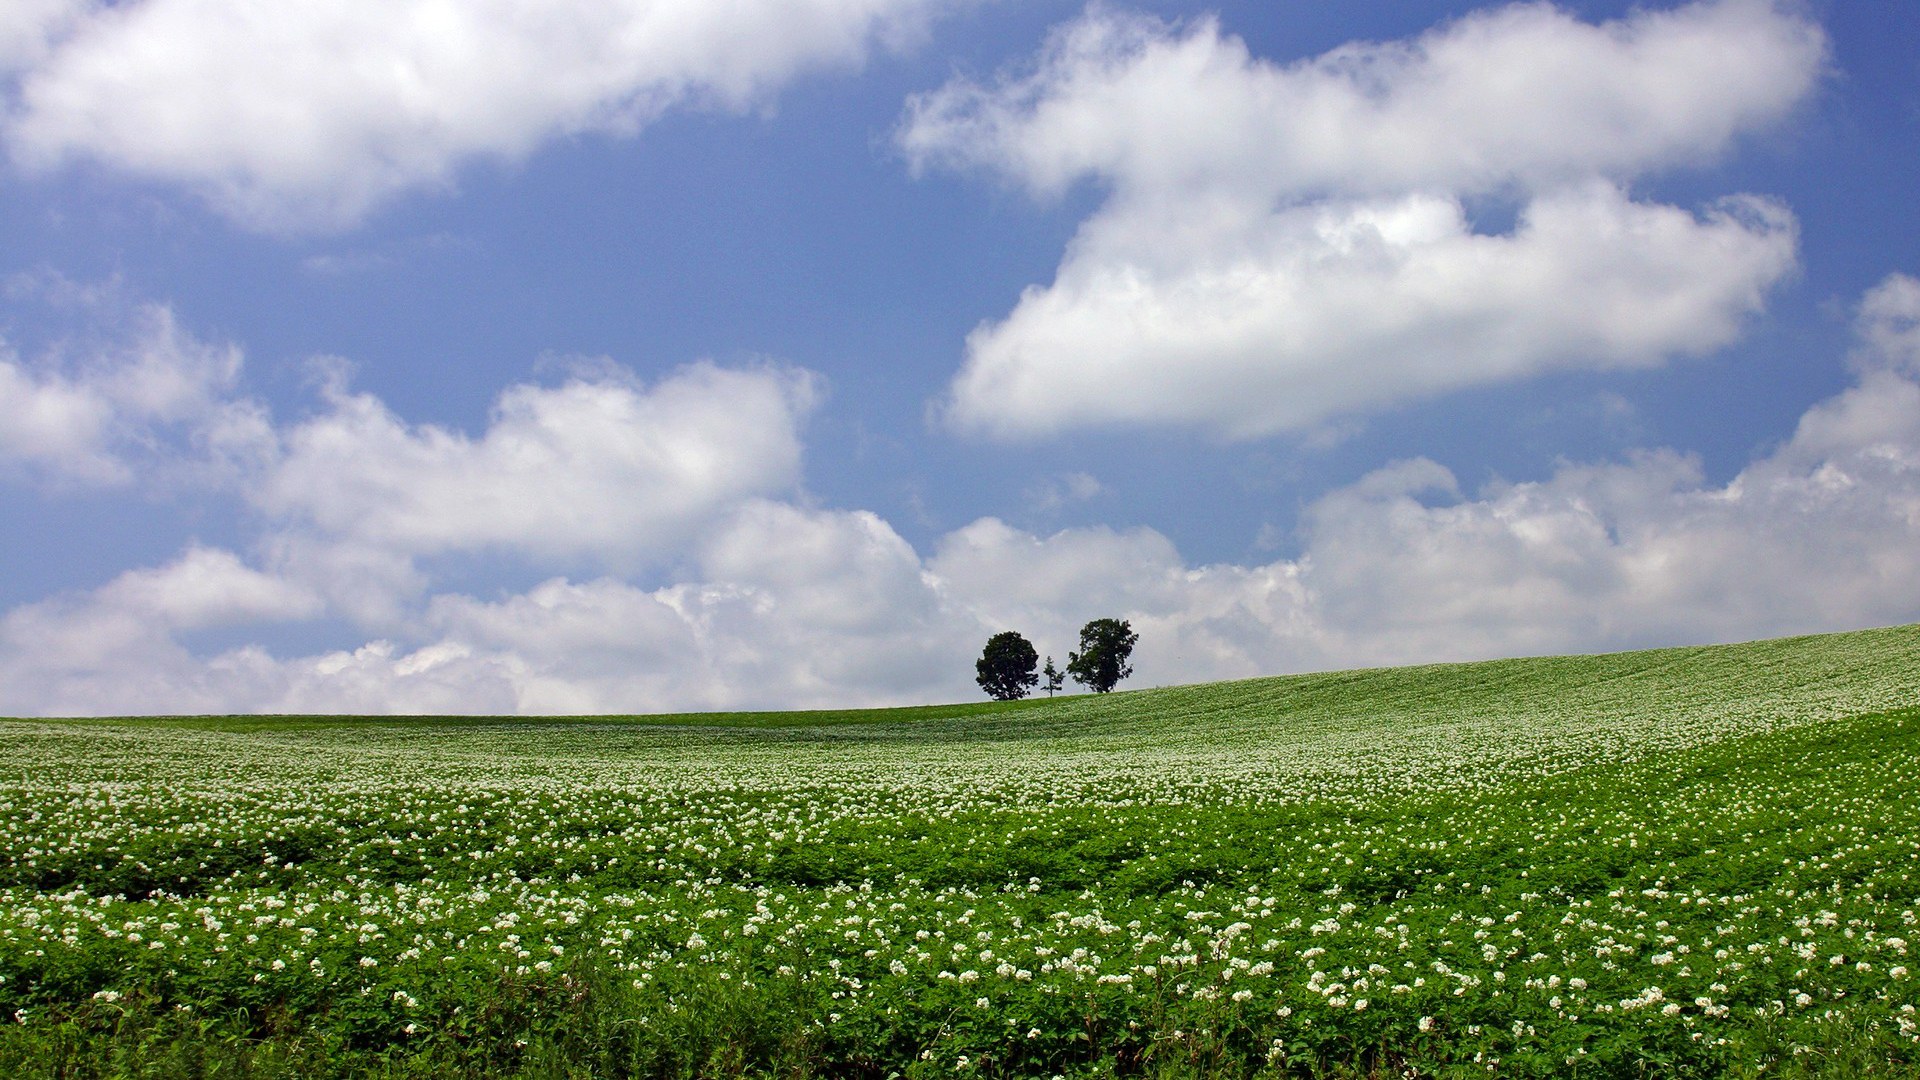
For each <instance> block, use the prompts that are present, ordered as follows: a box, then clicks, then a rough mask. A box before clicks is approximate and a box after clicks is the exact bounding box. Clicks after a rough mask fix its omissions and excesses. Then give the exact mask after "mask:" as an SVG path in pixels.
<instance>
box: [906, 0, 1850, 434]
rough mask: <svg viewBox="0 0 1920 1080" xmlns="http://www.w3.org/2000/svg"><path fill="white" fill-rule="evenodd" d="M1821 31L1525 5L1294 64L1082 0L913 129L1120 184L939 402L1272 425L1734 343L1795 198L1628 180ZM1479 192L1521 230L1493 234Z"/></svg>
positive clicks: (940, 143) (1804, 49)
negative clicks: (1676, 201)
mask: <svg viewBox="0 0 1920 1080" xmlns="http://www.w3.org/2000/svg"><path fill="white" fill-rule="evenodd" d="M1825 56H1826V42H1825V38H1824V36H1823V35H1822V33H1821V31H1820V30H1819V28H1818V27H1817V26H1815V25H1813V24H1812V23H1809V22H1807V21H1805V20H1804V19H1802V18H1801V17H1799V16H1798V15H1796V14H1794V13H1792V12H1791V11H1790V10H1788V9H1787V8H1786V7H1784V6H1782V5H1777V4H1774V3H1770V2H1766V0H1706V2H1701V3H1695V4H1692V5H1689V6H1686V7H1682V8H1679V9H1677V10H1673V11H1666V12H1642V13H1638V14H1635V15H1633V16H1630V17H1629V18H1627V19H1624V20H1621V21H1619V22H1614V23H1609V24H1605V25H1600V26H1593V25H1587V24H1583V23H1580V22H1578V21H1576V20H1575V19H1573V18H1572V17H1571V16H1568V15H1566V14H1564V13H1562V12H1560V11H1559V10H1558V9H1555V8H1552V7H1549V6H1545V5H1526V6H1516V7H1510V8H1504V9H1498V10H1494V11H1490V12H1485V13H1480V14H1475V15H1472V16H1469V17H1467V18H1464V19H1462V20H1460V21H1458V22H1455V23H1453V24H1451V25H1448V26H1445V27H1442V28H1440V29H1437V30H1435V31H1432V32H1430V33H1428V34H1426V35H1423V36H1421V37H1419V38H1416V39H1413V40H1410V41H1406V42H1395V43H1387V44H1357V45H1349V46H1345V47H1342V48H1340V49H1337V50H1335V51H1333V52H1331V53H1328V54H1326V55H1324V56H1320V57H1317V58H1314V59H1311V60H1306V61H1302V62H1299V63H1295V64H1292V65H1287V66H1281V65H1277V64H1274V63H1271V62H1268V61H1266V60H1262V59H1259V58H1256V57H1254V56H1252V55H1250V54H1249V52H1248V50H1247V48H1246V46H1245V45H1244V43H1242V42H1241V41H1239V40H1238V39H1236V38H1233V37H1231V36H1228V35H1226V34H1224V33H1223V32H1222V31H1221V29H1220V27H1219V26H1218V25H1217V24H1216V23H1215V22H1213V21H1211V20H1201V21H1197V22H1194V23H1192V24H1189V25H1185V26H1169V25H1166V24H1164V23H1161V22H1158V21H1156V20H1152V19H1147V18H1143V17H1137V16H1130V15H1125V14H1120V13H1116V12H1112V11H1108V10H1106V9H1102V8H1095V9H1092V10H1091V11H1089V13H1088V14H1087V15H1085V16H1084V17H1083V18H1081V19H1080V20H1079V21H1077V22H1075V23H1073V24H1070V25H1069V26H1067V27H1065V28H1063V29H1061V30H1059V31H1057V32H1056V33H1055V35H1054V36H1053V38H1052V40H1051V42H1050V44H1049V45H1048V47H1047V48H1046V50H1045V51H1044V52H1043V54H1042V55H1041V56H1040V58H1039V59H1038V61H1037V62H1036V64H1035V66H1034V68H1033V70H1032V71H1030V72H1026V73H1021V74H1016V75H1011V76H1009V77H1007V78H1005V79H1003V80H1001V81H1000V82H998V83H996V84H994V85H991V86H982V85H978V84H975V83H973V82H969V81H965V80H960V81H956V82H954V83H951V84H949V85H948V86H946V87H944V88H942V89H940V90H938V91H935V92H933V93H931V94H927V95H923V96H921V97H919V98H917V99H915V100H914V101H913V102H912V103H911V104H910V107H909V110H908V116H907V119H906V121H905V122H904V123H903V125H902V128H901V130H900V133H899V140H900V143H901V146H902V147H903V149H904V150H905V151H906V152H907V154H908V155H909V158H910V159H911V160H912V162H913V163H914V165H915V167H916V168H921V169H924V168H929V167H935V166H939V167H952V168H974V169H983V170H986V171H988V172H991V173H995V174H998V175H1001V176H1003V177H1006V178H1007V179H1009V180H1011V181H1013V182H1015V183H1017V184H1019V185H1021V186H1023V187H1025V188H1028V189H1030V190H1032V191H1033V192H1035V193H1036V194H1040V195H1050V194H1057V193H1059V192H1061V191H1063V190H1065V189H1066V188H1068V187H1069V186H1071V185H1073V184H1075V183H1077V182H1081V181H1086V180H1092V181H1094V182H1097V183H1099V184H1101V185H1103V186H1104V188H1105V189H1106V191H1107V193H1108V194H1107V199H1106V202H1105V204H1104V205H1103V206H1102V207H1101V209H1100V210H1099V211H1098V212H1097V213H1095V215H1094V216H1093V217H1092V218H1090V219H1089V220H1088V221H1086V222H1085V223H1084V224H1083V225H1082V227H1081V229H1080V232H1079V234H1078V235H1077V236H1076V237H1075V238H1074V241H1073V243H1072V245H1071V246H1070V247H1069V249H1068V250H1067V252H1066V255H1065V257H1064V259H1063V261H1062V263H1061V265H1060V268H1059V270H1058V272H1057V275H1056V277H1055V279H1054V281H1053V282H1052V283H1051V284H1050V285H1047V286H1034V287H1031V288H1029V289H1028V290H1027V291H1026V292H1025V294H1024V295H1023V296H1022V297H1021V299H1020V301H1019V303H1018V305H1016V307H1015V308H1014V310H1013V311H1012V312H1011V313H1010V314H1008V315H1007V316H1006V317H1005V318H1004V319H1002V320H1000V321H998V322H991V323H986V324H983V325H982V326H981V327H980V328H979V329H977V330H976V331H975V332H974V333H973V334H972V335H970V336H969V338H968V340H967V356H966V362H965V365H964V367H963V369H962V371H961V372H960V374H959V375H958V376H957V377H956V379H955V380H954V382H953V385H952V387H951V390H950V395H949V399H948V401H947V402H946V408H945V415H946V417H947V419H948V420H949V421H950V422H951V423H952V424H954V425H955V426H956V427H958V428H960V429H963V430H968V431H975V432H981V433H985V434H989V435H994V436H1000V437H1037V436H1044V435H1048V434H1052V433H1055V432H1058V431H1061V430H1063V429H1068V428H1074V427H1084V426H1091V425H1102V424H1116V423H1154V424H1179V425H1185V426H1193V427H1199V428H1203V429H1208V430H1212V431H1215V432H1217V433H1219V434H1223V435H1225V436H1228V437H1252V436H1259V435H1267V434H1272V433H1275V432H1282V431H1297V430H1302V429H1306V428H1310V427H1311V426H1312V425H1314V424H1316V423H1318V422H1321V421H1324V420H1327V419H1329V418H1332V417H1337V416H1340V415H1343V414H1352V413H1358V412H1363V411H1366V410H1369V409H1377V408H1380V407H1385V406H1390V405H1392V404H1395V403H1397V402H1401V401H1405V400H1409V399H1413V398H1418V397H1423V396H1429V395H1432V394H1436V393H1439V392H1443V391H1446V390H1450V389H1455V388H1458V387H1462V386H1467V385H1471V384H1474V383H1481V382H1487V381H1491V380H1496V379H1508V378H1514V377H1519V376H1524V375H1527V374H1531V373H1534V372H1538V371H1542V370H1547V369H1551V368H1556V367H1570V366H1580V367H1616V366H1623V365H1648V364H1655V363H1659V362H1661V361H1663V360H1665V359H1667V358H1668V357H1670V356H1674V355H1678V354H1690V353H1700V352H1705V351H1709V350H1712V349H1715V348H1718V347H1721V346H1723V345H1726V344H1728V343H1729V342H1731V341H1732V340H1733V339H1734V338H1735V336H1736V335H1737V333H1738V331H1739V328H1740V325H1741V322H1742V320H1743V318H1744V317H1746V316H1748V315H1751V314H1753V313H1754V312H1756V311H1758V310H1759V309H1760V308H1761V307H1762V305H1763V302H1764V299H1765V295H1766V292H1767V290H1768V289H1769V287H1771V286H1772V285H1773V284H1774V283H1775V282H1777V281H1779V280H1780V279H1781V278H1782V277H1783V276H1784V275H1785V274H1787V273H1788V272H1789V271H1790V270H1791V269H1792V267H1793V265H1794V251H1795V246H1796V229H1795V224H1794V220H1793V217H1792V215H1791V214H1790V213H1789V212H1788V211H1787V209H1786V208H1785V207H1784V206H1782V205H1780V204H1779V203H1777V202H1774V201H1771V200H1768V199H1764V198H1760V197H1755V196H1750V195H1739V196H1730V197H1728V198H1726V199H1723V200H1721V201H1720V202H1718V203H1715V204H1713V205H1710V206H1708V207H1705V208H1703V209H1701V210H1699V211H1688V210H1683V209H1680V208H1675V207H1671V206H1663V205H1658V204H1650V203H1645V202H1639V201H1635V200H1634V199H1632V198H1631V197H1629V196H1628V195H1627V194H1626V185H1627V184H1628V183H1630V182H1631V181H1633V180H1634V179H1636V178H1639V177H1642V176H1645V175H1647V174H1649V173H1653V172H1657V171H1660V170H1665V169H1671V168H1674V167H1678V166H1684V165H1688V164H1694V163H1699V162H1703V161H1708V160H1711V159H1713V158H1715V157H1717V156H1718V155H1720V154H1722V153H1724V152H1725V150H1726V149H1727V148H1728V146H1729V145H1730V144H1731V143H1732V142H1733V141H1734V139H1735V138H1736V137H1737V136H1738V135H1740V134H1741V133H1742V132H1746V131H1751V130H1754V129H1756V128H1758V127H1760V126H1762V125H1765V124H1767V123H1769V122H1773V121H1776V120H1778V119H1779V118H1781V117H1782V116H1783V115H1785V114H1786V113H1787V112H1788V111H1789V110H1791V109H1792V108H1793V107H1794V106H1795V105H1796V103H1798V102H1800V101H1802V100H1804V99H1805V97H1806V96H1807V94H1808V93H1809V92H1810V91H1811V89H1812V88H1813V87H1814V86H1815V85H1816V83H1817V81H1818V78H1819V76H1820V74H1821V73H1822V71H1823V70H1824V65H1825ZM1488 206H1505V207H1510V208H1512V209H1513V210H1514V212H1515V223H1514V225H1513V226H1512V227H1511V229H1493V230H1485V229H1482V228H1481V227H1480V226H1479V225H1478V224H1477V223H1476V220H1475V218H1476V212H1477V210H1479V209H1484V208H1486V207H1488Z"/></svg>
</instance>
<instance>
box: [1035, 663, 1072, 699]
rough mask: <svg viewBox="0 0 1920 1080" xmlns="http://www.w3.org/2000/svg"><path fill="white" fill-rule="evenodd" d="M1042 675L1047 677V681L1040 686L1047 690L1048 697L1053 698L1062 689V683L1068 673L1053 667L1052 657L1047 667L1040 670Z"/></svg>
mask: <svg viewBox="0 0 1920 1080" xmlns="http://www.w3.org/2000/svg"><path fill="white" fill-rule="evenodd" d="M1040 674H1042V675H1045V676H1046V680H1045V681H1043V682H1042V683H1041V684H1040V685H1041V686H1042V687H1043V688H1045V689H1046V691H1047V696H1048V697H1052V696H1053V695H1054V694H1055V693H1056V692H1057V691H1058V690H1059V689H1060V683H1061V682H1062V681H1063V680H1065V679H1066V677H1067V673H1066V672H1064V671H1061V670H1060V669H1059V668H1057V667H1054V666H1053V657H1051V656H1049V657H1047V666H1046V667H1043V668H1041V669H1040Z"/></svg>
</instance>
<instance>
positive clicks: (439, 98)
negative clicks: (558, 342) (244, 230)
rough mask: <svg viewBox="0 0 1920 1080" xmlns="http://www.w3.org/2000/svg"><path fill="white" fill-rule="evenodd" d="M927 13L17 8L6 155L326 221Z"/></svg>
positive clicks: (915, 25) (849, 9)
mask: <svg viewBox="0 0 1920 1080" xmlns="http://www.w3.org/2000/svg"><path fill="white" fill-rule="evenodd" d="M941 6H943V5H942V4H941V3H939V2H938V0H803V2H799V3H795V2H792V0H780V2H774V0H751V2H746V3H707V2H704V0H664V2H649V0H572V2H568V3H547V2H538V0H496V2H492V3H485V4H445V3H437V2H434V0H404V2H397V3H396V2H389V0H378V2H366V0H352V2H348V0H287V2H282V3H275V4H272V5H268V6H261V5H258V4H253V3H248V2H245V0H135V2H132V3H117V4H116V3H108V2H106V0H94V2H91V3H86V4H84V5H82V4H76V3H60V2H57V0H32V2H30V3H28V4H27V5H26V7H25V8H24V9H22V10H20V11H18V12H13V13H12V14H9V15H7V16H0V50H4V51H0V65H4V64H5V63H6V61H7V60H8V59H9V58H10V59H11V62H12V65H13V66H15V67H18V68H20V69H22V70H21V71H20V74H19V75H18V77H17V79H16V85H15V87H14V89H13V93H12V95H11V108H10V109H9V113H10V116H9V118H8V121H7V124H6V139H7V143H8V145H9V147H10V149H11V150H12V153H13V156H14V157H15V159H16V160H17V161H19V162H22V163H24V164H26V165H29V166H37V167H51V166H54V165H57V164H59V163H61V162H65V161H69V160H73V159H90V160H94V161H99V162H102V163H105V164H107V165H110V166H114V167H116V168H120V169H124V170H127V171H129V172H132V173H135V174H139V175H142V176H148V177H154V178H158V179H161V180H165V181H170V182H176V183H180V184H184V185H186V186H188V187H190V188H192V189H195V190H197V191H199V192H201V193H203V194H204V195H205V196H206V197H208V198H209V199H211V200H212V201H213V203H214V204H215V205H216V206H218V207H219V208H221V209H222V210H224V211H226V212H227V213H229V214H231V215H233V216H235V217H237V218H239V219H240V220H242V221H245V222H248V223H251V224H254V225H258V226H264V227H268V228H275V229H287V228H312V227H322V228H324V227H332V226H344V225H347V224H350V223H352V222H353V221H355V220H357V219H358V218H360V217H361V216H362V215H364V214H365V213H366V212H367V211H368V210H369V209H370V208H372V207H373V206H375V205H377V204H378V203H379V202H381V201H382V200H384V199H387V198H389V197H391V196H393V195H394V194H396V193H398V192H401V191H404V190H408V189H414V188H422V187H426V188H432V187H438V186H444V185H446V184H448V183H449V182H451V180H452V178H453V176H454V175H455V173H456V171H457V169H458V168H459V167H460V166H461V165H462V164H463V163H465V162H467V161H469V160H472V159H474V158H494V159H507V160H511V159H516V158H519V157H523V156H524V155H526V154H528V153H529V152H531V151H532V150H533V149H534V148H536V147H537V146H539V145H540V144H541V143H543V142H546V141H548V140H551V139H554V138H557V137H563V136H567V135H575V134H580V133H588V132H605V133H615V134H622V133H630V132H632V131H634V130H636V129H638V128H639V127H641V126H643V125H645V124H646V123H648V122H650V121H651V120H653V119H655V118H656V117H657V116H659V115H660V114H661V113H662V112H663V111H665V110H667V109H669V108H671V107H673V106H675V105H677V104H681V103H694V104H698V105H711V106H716V107H720V108H726V109H742V108H747V107H750V106H753V105H756V104H759V103H763V102H765V101H766V100H767V99H768V98H769V97H770V95H771V94H772V93H773V92H774V91H775V90H777V89H778V88H779V87H780V86H781V85H783V84H785V83H787V82H788V81H790V80H792V79H793V78H795V77H796V76H798V75H800V74H802V73H805V72H808V71H812V70H816V69H824V68H845V67H852V66H857V65H858V64H859V63H861V62H862V60H863V59H864V58H865V57H866V56H867V55H868V54H869V52H870V51H871V50H872V49H873V48H874V47H875V46H876V45H879V46H882V47H887V46H899V45H901V44H904V43H905V42H906V41H908V40H910V39H912V38H913V37H915V36H916V35H917V34H918V33H920V32H921V30H922V28H923V27H924V24H925V23H926V22H927V20H929V19H930V18H931V17H932V16H933V15H934V14H936V12H937V10H938V9H939V8H940V7H941ZM12 10H13V9H12V8H9V11H10V12H12ZM0 72H4V66H0Z"/></svg>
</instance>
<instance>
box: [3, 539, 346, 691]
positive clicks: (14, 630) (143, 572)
mask: <svg viewBox="0 0 1920 1080" xmlns="http://www.w3.org/2000/svg"><path fill="white" fill-rule="evenodd" d="M320 610H321V605H320V601H319V599H318V598H317V597H315V596H314V595H313V594H312V593H311V592H309V591H307V590H305V589H303V588H301V587H300V586H298V585H294V584H291V583H289V582H286V581H282V580H280V579H278V578H276V577H273V576H272V575H269V574H264V573H262V572H260V571H257V570H254V569H251V568H249V567H247V566H246V565H245V564H243V563H242V562H241V561H240V559H239V558H238V557H237V556H235V555H234V554H232V553H231V552H227V551H222V550H218V549H212V548H201V547H191V548H189V549H187V551H185V552H184V553H182V554H181V556H180V557H179V558H178V559H176V560H174V561H173V562H171V563H169V564H167V565H165V566H161V567H155V568H150V569H140V570H129V571H127V572H126V573H124V574H121V575H120V576H119V577H117V578H115V579H113V580H112V581H110V582H108V583H106V584H105V585H103V586H101V587H100V588H98V589H96V590H94V591H93V592H91V593H88V594H84V595H74V596H60V597H54V598H52V599H49V600H43V601H40V602H38V603H33V604H27V605H23V606H21V607H18V608H15V609H13V610H12V611H9V612H7V613H6V615H5V616H0V686H4V687H5V688H6V690H5V700H4V703H0V710H5V711H7V712H17V713H29V714H64V713H79V714H90V713H114V712H136V713H151V712H205V711H219V710H224V709H230V708H236V707H238V708H251V707H253V705H254V703H255V698H254V696H253V695H252V694H251V693H249V692H248V691H247V688H246V687H244V686H240V685H236V684H235V682H234V680H233V679H231V677H230V675H229V673H228V672H227V671H226V670H225V667H226V665H225V662H224V661H223V659H222V658H219V657H215V658H213V659H211V660H207V659H202V658H200V657H197V656H195V655H193V653H192V652H190V651H189V650H188V649H187V648H186V647H185V646H184V645H182V644H181V643H180V641H179V637H180V635H181V634H183V633H189V632H191V631H195V630H204V629H207V628H210V627H231V626H240V625H249V626H258V625H260V624H263V623H275V622H286V621H294V620H300V619H307V618H311V617H313V616H315V615H318V614H319V613H320Z"/></svg>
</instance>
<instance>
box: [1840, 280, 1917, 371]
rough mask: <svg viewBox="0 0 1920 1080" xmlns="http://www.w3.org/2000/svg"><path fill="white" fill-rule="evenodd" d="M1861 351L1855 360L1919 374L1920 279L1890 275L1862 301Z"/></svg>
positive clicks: (1860, 324)
mask: <svg viewBox="0 0 1920 1080" xmlns="http://www.w3.org/2000/svg"><path fill="white" fill-rule="evenodd" d="M1859 331H1860V344H1861V348H1860V351H1859V352H1858V353H1857V354H1856V355H1855V360H1856V362H1857V363H1858V364H1860V365H1861V366H1864V367H1865V368H1867V369H1868V370H1872V369H1874V368H1876V367H1885V368H1890V369H1893V370H1896V371H1904V372H1905V373H1907V374H1909V375H1920V279H1915V278H1913V277H1910V276H1908V275H1906V274H1889V275H1888V276H1887V279H1886V280H1885V281H1882V282H1881V283H1880V284H1878V285H1876V286H1874V287H1873V288H1872V289H1871V290H1869V291H1868V292H1867V295H1866V297H1865V299H1863V300H1861V302H1860V318H1859Z"/></svg>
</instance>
